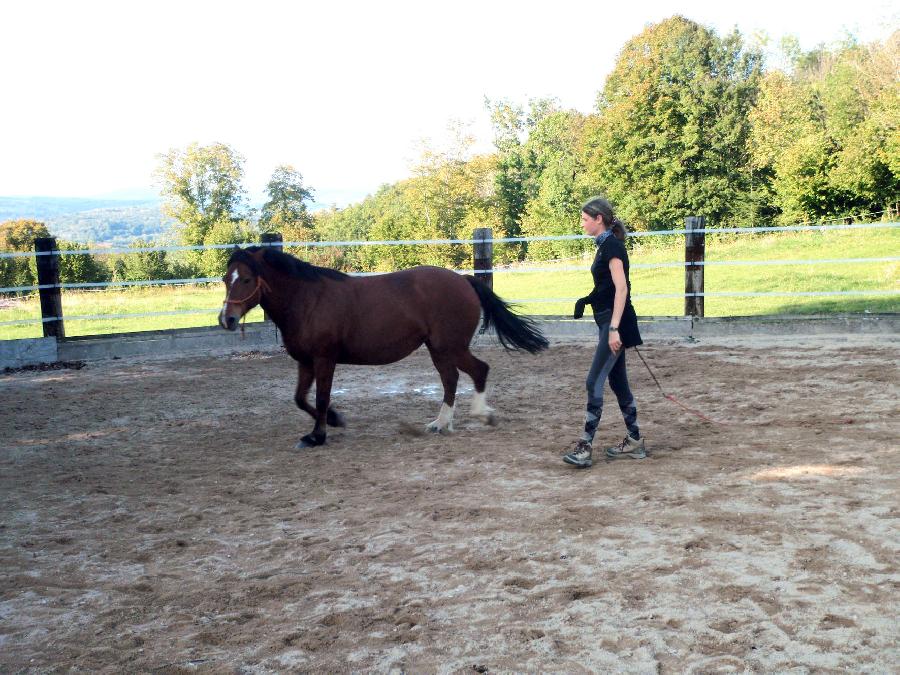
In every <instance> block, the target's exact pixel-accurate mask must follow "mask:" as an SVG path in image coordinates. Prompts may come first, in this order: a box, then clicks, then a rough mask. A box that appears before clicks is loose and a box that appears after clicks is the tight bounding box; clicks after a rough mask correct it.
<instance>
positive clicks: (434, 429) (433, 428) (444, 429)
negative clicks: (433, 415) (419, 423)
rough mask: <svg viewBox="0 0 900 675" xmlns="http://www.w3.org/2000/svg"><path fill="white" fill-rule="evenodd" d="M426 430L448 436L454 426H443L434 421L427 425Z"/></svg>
mask: <svg viewBox="0 0 900 675" xmlns="http://www.w3.org/2000/svg"><path fill="white" fill-rule="evenodd" d="M425 431H430V432H431V433H433V434H441V435H444V436H446V435H447V434H452V433H453V427H450V426H446V427H441V426H438V424H437V423H436V422H432V423H431V424H429V425H428V426H426V427H425Z"/></svg>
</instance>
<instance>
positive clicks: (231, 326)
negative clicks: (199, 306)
mask: <svg viewBox="0 0 900 675" xmlns="http://www.w3.org/2000/svg"><path fill="white" fill-rule="evenodd" d="M240 321H241V320H240V319H239V318H237V317H236V316H226V317H224V318H223V319H222V320H221V321H220V322H219V323H221V324H222V328H224V329H226V330H231V331H235V330H237V327H238V324H239V323H240Z"/></svg>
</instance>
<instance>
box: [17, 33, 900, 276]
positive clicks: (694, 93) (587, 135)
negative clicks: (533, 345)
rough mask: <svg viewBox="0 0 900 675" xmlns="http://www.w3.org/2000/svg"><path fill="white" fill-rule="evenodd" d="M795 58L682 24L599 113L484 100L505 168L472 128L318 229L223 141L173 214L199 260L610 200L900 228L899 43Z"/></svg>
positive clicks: (522, 248)
mask: <svg viewBox="0 0 900 675" xmlns="http://www.w3.org/2000/svg"><path fill="white" fill-rule="evenodd" d="M782 55H783V61H784V65H782V66H781V67H767V66H766V63H765V59H764V56H763V47H762V46H760V45H758V44H748V42H747V41H745V39H744V38H743V37H742V36H741V34H740V33H738V32H737V31H734V32H732V33H730V34H727V35H724V36H719V35H717V34H716V33H715V32H714V31H712V30H711V29H709V28H706V27H704V26H702V25H700V24H698V23H696V22H693V21H690V20H688V19H685V18H683V17H680V16H675V17H672V18H669V19H666V20H664V21H662V22H660V23H658V24H654V25H650V26H648V27H647V28H646V29H645V30H644V31H642V32H641V33H640V34H638V35H636V36H634V37H633V38H631V39H630V40H628V41H627V42H626V43H625V45H624V46H623V47H622V50H621V51H620V53H619V55H618V57H617V60H616V63H615V66H614V68H613V70H612V72H611V73H610V74H609V76H608V77H607V78H606V81H605V82H604V83H603V87H602V89H601V90H600V91H599V93H598V95H597V99H596V104H595V108H594V111H593V112H591V113H588V114H585V113H581V112H578V111H574V110H567V109H564V108H562V107H561V106H559V104H558V103H557V102H556V101H555V100H552V99H540V100H531V101H529V102H527V104H519V103H516V102H511V101H505V100H499V101H498V100H486V101H485V105H486V108H487V110H488V112H489V114H490V116H491V121H492V125H493V130H494V152H492V153H489V154H484V155H476V156H472V155H471V153H470V149H471V147H472V144H473V140H472V138H470V137H469V136H467V135H466V133H465V129H464V128H462V127H458V128H457V129H456V131H457V133H456V135H455V140H454V142H453V143H451V144H450V147H449V148H445V149H442V150H437V149H433V148H426V149H425V150H424V151H423V152H422V155H421V158H420V160H419V163H418V165H417V166H416V167H415V169H414V171H413V175H412V176H411V177H410V178H408V179H406V180H402V181H399V182H397V183H393V184H389V185H384V186H382V187H381V188H380V189H378V190H377V191H376V192H375V193H374V194H373V195H370V196H369V197H367V198H366V199H364V200H363V201H362V202H359V203H357V204H353V205H351V206H348V207H347V208H343V209H337V208H332V209H329V210H325V211H320V212H317V213H314V214H313V213H310V212H309V210H308V207H307V205H308V203H310V202H312V199H313V191H312V189H311V188H310V187H308V186H306V185H304V183H303V177H302V175H301V174H300V173H299V172H298V171H296V170H295V169H294V168H293V167H290V166H281V167H277V168H276V170H275V171H274V173H273V175H272V178H271V180H270V181H269V184H268V186H267V195H268V200H267V202H266V203H265V204H264V206H263V207H262V208H261V209H260V210H259V212H254V211H253V210H252V209H250V208H249V207H248V206H247V201H246V193H245V191H244V188H243V186H242V179H243V161H244V160H243V157H241V156H240V154H239V153H237V152H236V151H235V150H234V149H232V148H230V147H229V146H227V145H224V144H214V145H210V146H199V145H197V144H193V145H190V146H188V147H187V148H184V149H176V150H171V151H169V152H168V153H166V154H163V155H161V156H160V164H159V169H158V172H157V177H158V180H159V185H160V188H161V193H162V196H163V197H164V198H165V206H164V212H165V213H166V215H168V216H170V217H172V218H173V219H175V221H176V222H177V224H178V225H177V229H176V233H177V240H178V243H180V244H186V245H200V244H205V245H209V244H228V243H235V242H241V241H252V240H255V239H256V238H258V236H259V234H260V233H262V232H276V231H277V232H281V233H282V234H283V236H284V239H285V240H286V241H302V242H316V241H347V240H396V239H453V238H468V237H470V236H471V233H472V230H473V229H474V228H476V227H491V228H493V230H494V233H495V235H496V236H504V237H517V236H536V235H537V236H539V235H565V234H579V233H580V230H579V227H578V218H577V213H578V208H579V207H580V205H581V203H582V202H583V201H584V200H586V199H587V198H588V197H590V196H592V195H594V194H604V195H605V196H606V197H607V198H608V199H610V201H611V202H612V203H613V204H614V205H615V206H616V207H617V210H618V213H619V215H620V217H621V218H622V219H623V220H625V221H626V223H627V224H628V226H629V227H630V228H631V229H636V230H655V229H670V228H673V227H676V228H677V227H680V226H681V225H682V223H683V218H684V217H685V216H687V215H704V216H706V217H707V222H708V223H709V224H711V225H712V226H717V225H722V226H740V227H754V226H766V225H773V224H792V223H799V222H804V223H805V222H824V221H828V220H834V219H838V218H844V217H847V216H848V215H850V214H870V215H871V216H872V217H874V218H875V219H877V218H878V217H889V218H890V217H896V215H897V212H898V203H900V131H898V121H900V82H898V79H897V77H896V65H895V64H896V63H897V62H898V60H900V31H898V32H895V33H894V34H893V35H892V36H891V37H890V38H889V39H888V40H886V41H885V42H884V43H872V44H859V43H858V42H856V41H855V40H853V39H852V38H847V39H846V40H845V41H844V42H843V43H841V44H839V45H837V46H834V47H824V46H823V47H818V48H816V49H813V50H811V51H807V52H804V51H802V50H801V49H799V47H798V45H797V43H796V41H795V40H786V41H785V42H784V43H783V44H782ZM16 222H18V223H19V224H18V225H15V224H11V223H5V224H3V225H0V248H2V249H4V250H10V248H9V247H10V246H15V245H20V244H21V242H22V241H24V239H22V237H21V236H20V234H13V235H9V234H4V232H6V231H7V230H17V228H18V230H17V231H19V230H22V229H23V227H25V226H23V225H22V224H21V221H16ZM36 225H39V224H32V225H31V227H35V226H36ZM17 242H19V244H17ZM148 243H149V242H136V243H135V245H137V246H142V245H143V246H146V245H147V244H148ZM587 245H589V244H586V243H585V242H583V241H575V242H531V243H529V244H528V245H527V246H526V245H524V244H508V245H504V246H495V256H496V257H498V258H499V259H500V260H501V261H513V260H523V259H547V258H553V257H561V256H569V255H573V254H575V253H577V252H579V251H582V250H584V248H585V246H587ZM28 246H29V247H30V244H28ZM12 250H19V249H15V248H13V249H12ZM299 253H300V254H301V255H302V257H305V258H306V259H309V260H312V261H313V262H316V263H319V264H325V265H329V266H333V267H338V268H342V269H347V270H376V271H377V270H389V269H397V268H400V267H408V266H411V265H415V264H437V265H445V266H465V264H466V263H467V261H468V260H469V258H470V256H471V249H470V247H467V246H462V245H454V246H365V247H352V248H321V247H306V248H303V249H302V250H300V251H299ZM227 255H228V252H227V251H224V250H205V251H202V252H200V251H196V252H187V253H184V254H175V255H171V256H167V255H166V254H165V253H164V252H159V253H155V252H154V253H142V254H129V255H125V256H121V257H111V258H110V259H109V260H107V261H106V262H98V261H94V262H93V263H88V262H86V261H85V262H81V263H77V266H78V267H77V270H76V269H75V268H76V262H75V261H74V260H73V261H72V262H71V263H66V267H64V275H70V276H73V277H74V276H77V275H87V276H94V277H104V278H108V279H116V278H122V279H137V278H145V279H152V278H164V277H165V276H176V277H185V278H186V277H192V276H217V275H219V274H221V273H222V267H223V265H224V260H225V258H226V257H227ZM67 257H70V258H80V257H82V256H67ZM16 265H18V267H17V268H16V269H18V270H19V272H20V273H22V274H25V272H24V271H23V270H24V268H26V267H28V264H27V263H25V262H24V261H16V262H15V265H12V264H10V263H9V262H6V263H3V266H0V283H3V284H4V285H14V284H11V283H9V280H8V278H7V276H5V275H7V273H8V271H9V269H11V268H12V267H15V266H16ZM32 265H33V263H32ZM73 280H74V279H73ZM78 280H88V279H78ZM15 285H28V284H24V283H23V284H15Z"/></svg>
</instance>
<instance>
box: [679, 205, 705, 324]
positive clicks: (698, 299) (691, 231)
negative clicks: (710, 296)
mask: <svg viewBox="0 0 900 675" xmlns="http://www.w3.org/2000/svg"><path fill="white" fill-rule="evenodd" d="M705 226H706V218H704V217H703V216H688V217H687V218H685V219H684V229H685V230H686V232H685V234H684V262H685V266H684V315H685V316H700V317H702V316H703V296H702V295H695V294H696V293H703V262H704V259H705V256H706V233H705V232H703V231H702V230H703V229H704V227H705ZM695 230H701V231H700V232H696V231H695ZM697 263H700V264H697Z"/></svg>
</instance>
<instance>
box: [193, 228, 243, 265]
mask: <svg viewBox="0 0 900 675" xmlns="http://www.w3.org/2000/svg"><path fill="white" fill-rule="evenodd" d="M246 230H247V223H246V222H241V223H238V222H234V221H231V220H227V219H226V220H220V221H218V222H216V223H213V226H212V227H211V228H209V231H208V232H207V233H206V238H205V239H204V240H203V243H204V245H206V246H216V245H219V246H220V245H222V244H239V243H241V241H242V240H243V239H244V238H245V233H246ZM230 256H231V248H230V247H229V248H207V249H204V250H203V252H202V253H201V254H200V274H201V275H202V276H204V277H217V276H221V275H222V274H225V268H226V267H227V266H228V265H227V263H228V258H229V257H230Z"/></svg>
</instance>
